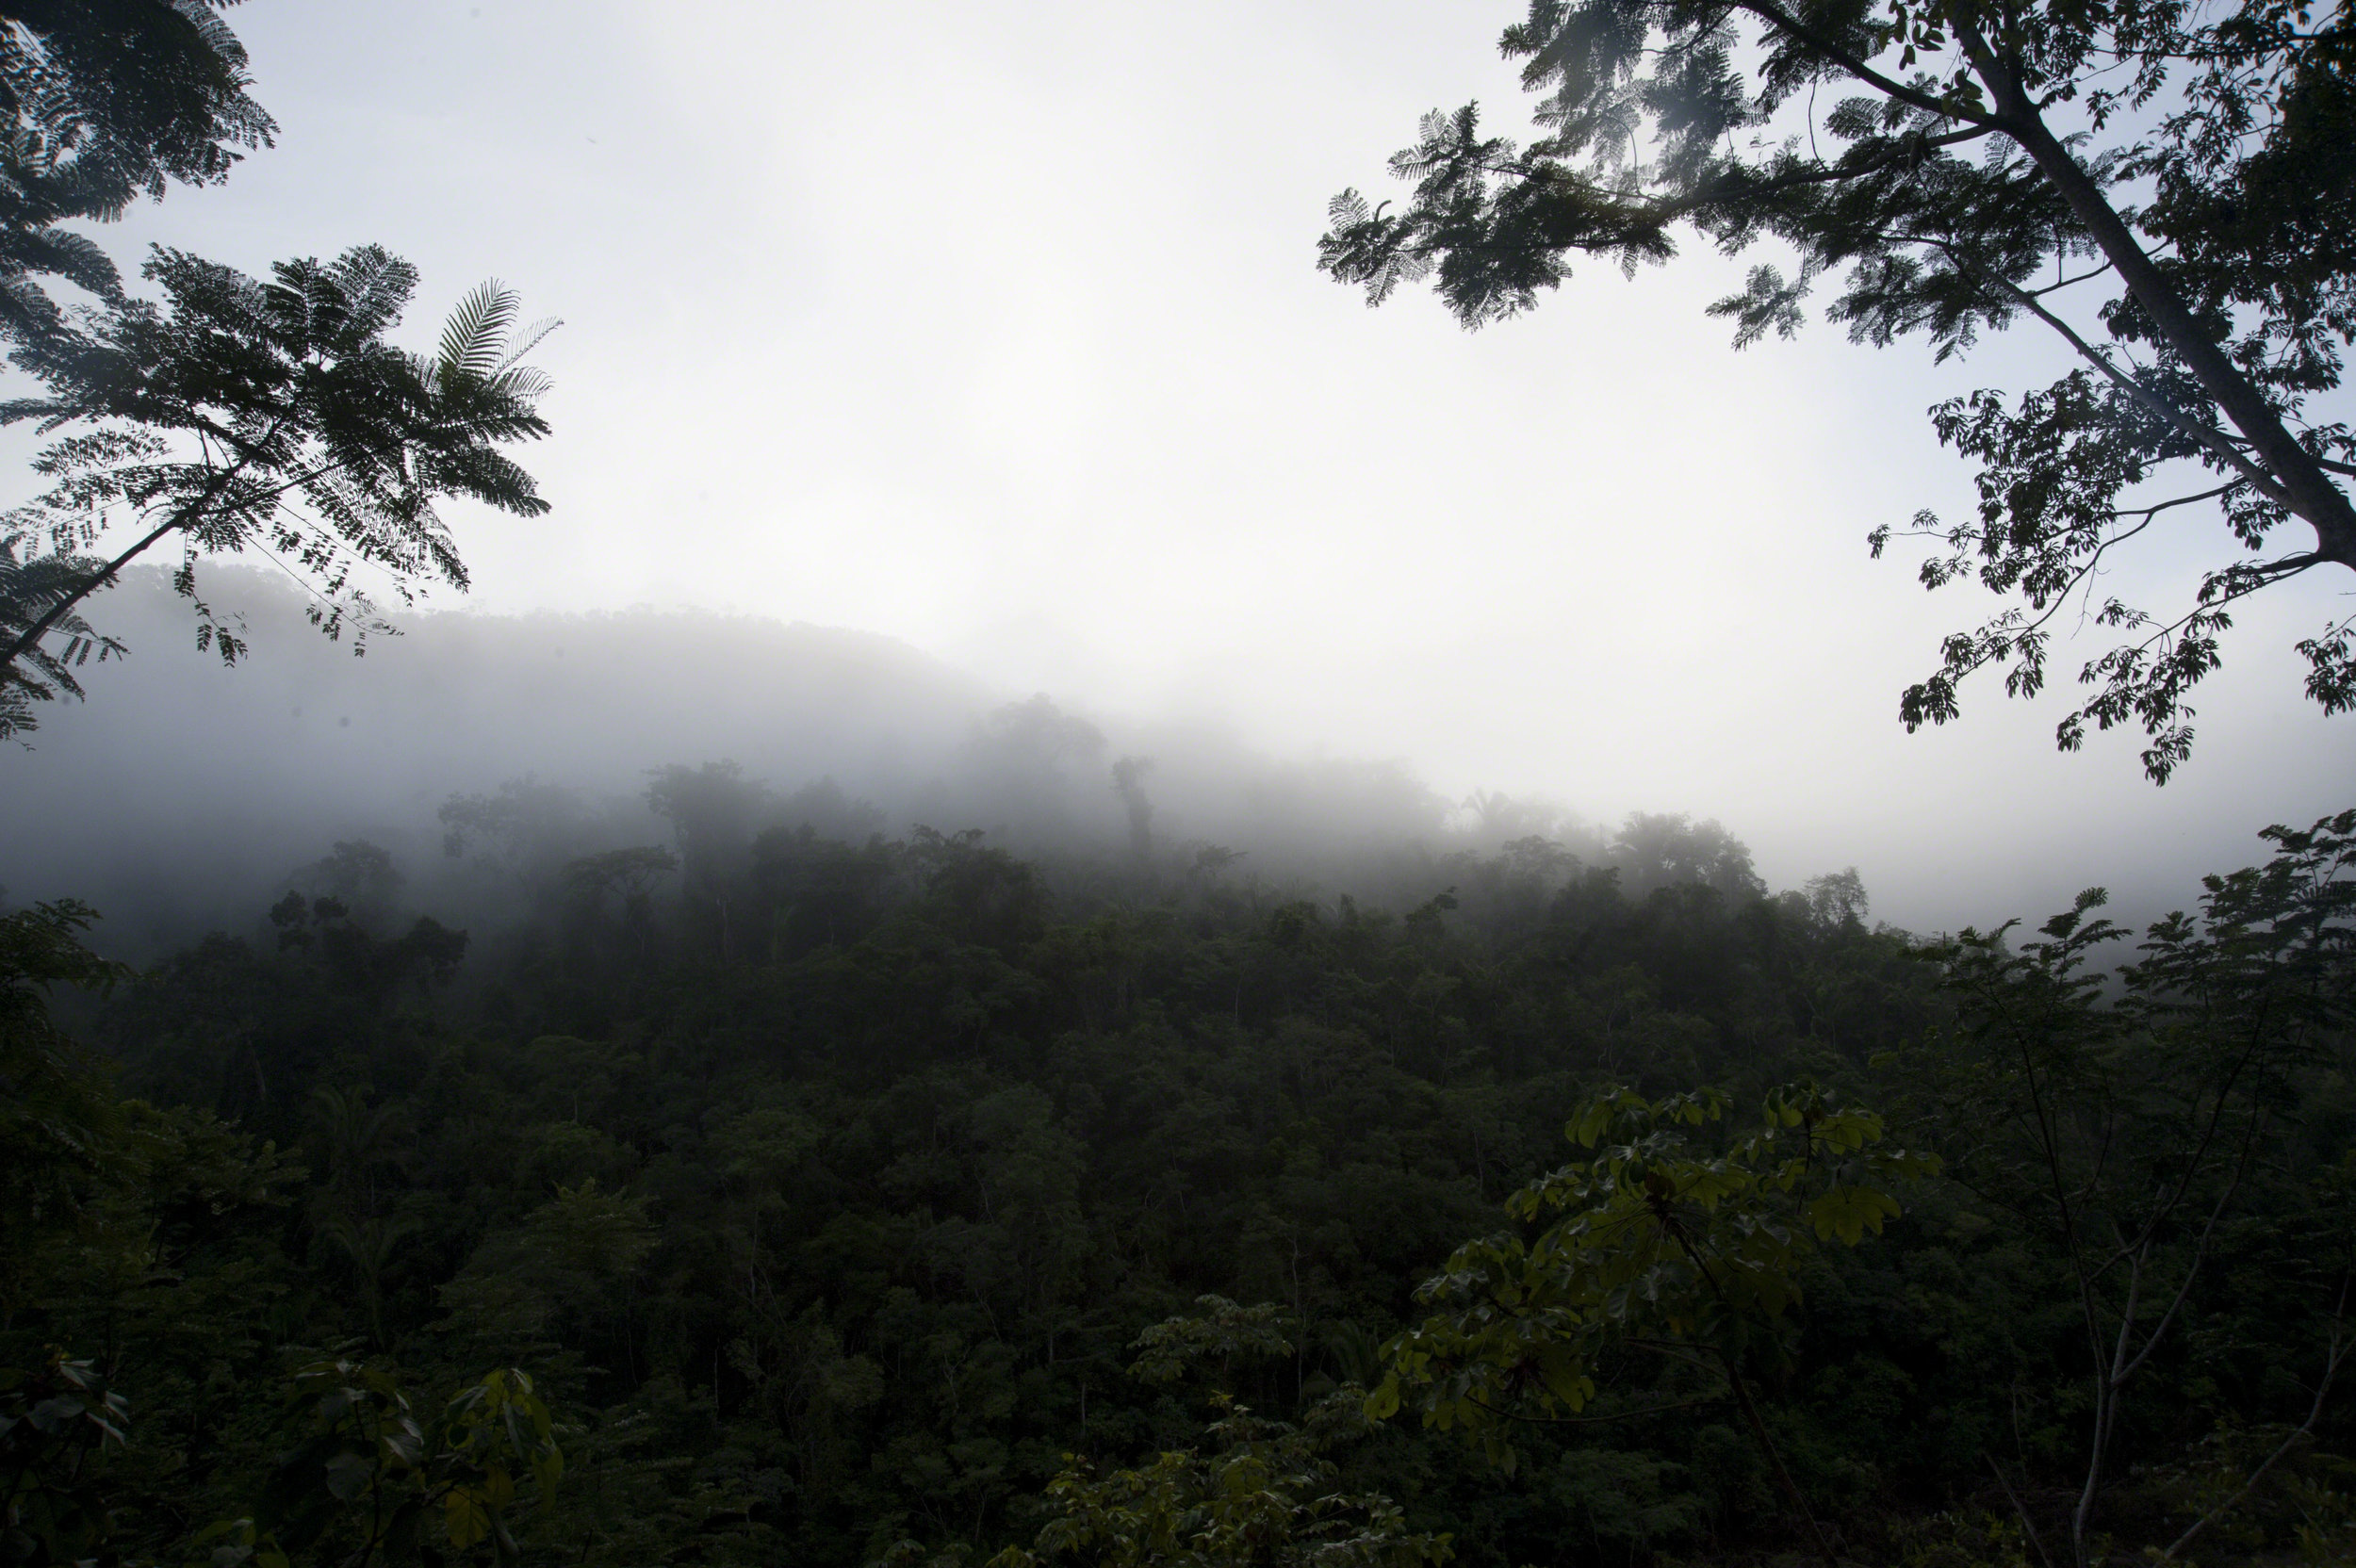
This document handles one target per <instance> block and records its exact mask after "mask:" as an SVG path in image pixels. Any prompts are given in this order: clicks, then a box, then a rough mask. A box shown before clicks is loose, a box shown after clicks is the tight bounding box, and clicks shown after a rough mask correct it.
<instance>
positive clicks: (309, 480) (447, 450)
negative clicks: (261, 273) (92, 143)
mask: <svg viewBox="0 0 2356 1568" xmlns="http://www.w3.org/2000/svg"><path fill="white" fill-rule="evenodd" d="M143 272H144V275H145V276H146V277H147V278H148V279H149V280H150V281H152V282H153V283H155V285H156V286H158V287H159V288H160V289H161V291H162V293H163V296H164V299H163V302H162V304H161V305H158V304H155V303H154V302H148V301H144V300H129V299H125V300H123V301H119V302H114V303H111V304H108V305H107V306H106V307H105V308H104V309H101V310H94V311H90V312H88V313H85V315H84V317H83V319H82V321H81V323H80V325H79V326H78V327H77V328H75V329H73V330H65V329H60V330H59V331H57V332H53V333H48V334H44V335H41V337H40V338H39V339H38V340H36V341H33V342H30V343H27V344H25V345H23V346H21V347H20V348H19V349H18V350H17V351H16V353H15V355H14V358H15V360H16V363H17V364H18V365H19V366H20V367H21V368H24V369H25V370H27V371H29V372H30V373H31V374H33V375H34V376H35V377H36V378H38V379H39V380H40V381H41V383H42V384H43V385H44V386H45V387H46V388H47V391H46V393H45V395H43V396H39V397H32V398H20V399H16V400H12V401H10V402H8V403H6V404H4V405H0V422H15V421H18V420H26V419H29V420H32V421H35V422H36V424H37V426H38V428H39V429H40V431H41V433H44V434H49V433H56V432H58V431H60V430H66V431H70V432H71V433H70V434H67V435H65V436H64V437H62V438H61V439H59V440H57V441H55V442H53V443H52V444H51V445H50V446H49V447H47V448H46V449H43V451H42V453H41V456H40V457H39V458H38V459H37V460H36V461H35V463H34V468H35V470H36V471H37V472H39V473H41V474H42V475H43V476H44V477H46V478H47V479H49V480H50V481H51V482H52V486H51V488H50V490H49V491H48V492H47V493H46V494H45V495H44V496H42V497H41V498H40V499H39V500H38V501H36V502H35V503H34V504H32V505H31V506H29V507H25V508H22V509H20V510H18V511H17V512H15V513H12V514H10V515H9V516H8V519H7V522H6V524H5V528H6V531H7V533H8V538H9V540H10V542H11V544H12V545H13V546H14V547H17V548H18V549H22V550H28V551H29V550H33V549H41V550H43V551H45V552H47V554H48V555H50V556H53V557H65V556H73V557H75V558H76V559H79V557H80V554H81V552H84V551H87V550H89V549H90V548H91V547H93V546H95V545H96V544H97V542H98V541H99V540H100V539H101V538H102V537H105V536H106V535H107V534H108V533H109V531H110V530H112V529H114V528H117V527H120V528H122V529H123V530H125V531H128V532H129V533H131V534H132V535H134V537H133V538H132V539H131V541H130V543H129V544H128V545H127V546H125V547H123V548H121V549H120V550H117V551H115V552H114V553H113V554H112V555H111V556H110V558H108V559H106V561H104V562H103V563H102V564H99V566H98V567H97V569H96V570H94V571H91V572H90V573H88V574H87V575H79V576H76V577H74V578H73V579H72V580H71V581H70V583H66V582H58V583H52V584H50V585H49V591H48V593H47V594H46V604H45V608H44V609H43V612H42V613H41V614H38V615H34V614H31V613H30V610H29V607H28V608H27V609H26V610H25V612H24V613H21V614H19V615H18V616H17V618H18V619H21V620H24V621H25V625H24V626H23V627H22V628H21V629H17V630H16V631H15V632H14V633H13V635H12V636H11V637H10V639H9V642H8V646H7V648H6V651H5V653H0V674H5V678H9V679H13V678H15V677H14V675H13V673H12V672H13V671H14V670H15V669H16V667H17V666H18V664H19V662H21V661H25V660H26V659H27V658H28V656H30V655H32V654H33V653H34V651H35V650H36V649H37V648H39V647H40V646H41V639H42V638H43V637H44V636H47V635H49V634H50V633H51V632H52V631H54V630H55V629H57V626H58V624H59V622H60V620H61V618H62V617H64V616H65V615H67V614H69V613H72V611H73V608H74V605H75V604H76V603H78V602H79V601H80V600H81V599H82V598H84V597H85V596H88V595H89V594H90V593H91V592H93V591H95V590H97V589H98V588H101V587H104V586H105V585H106V583H108V582H109V581H111V580H112V579H113V574H114V573H115V572H116V571H118V570H119V569H120V568H121V567H122V566H123V565H124V564H126V563H128V562H129V561H131V560H132V559H133V558H134V557H136V556H138V555H139V554H140V553H141V552H142V551H144V550H146V549H148V548H150V547H153V546H155V545H157V544H159V543H162V542H163V541H165V540H166V539H172V540H174V541H175V542H176V543H177V544H178V546H179V547H180V551H181V562H180V566H179V570H178V572H177V574H176V576H175V578H174V581H175V584H176V585H177V587H178V589H179V591H180V593H181V594H182V595H183V596H187V597H188V598H189V599H190V600H192V601H193V602H194V604H195V606H196V610H197V613H198V618H199V628H198V639H197V640H198V645H199V646H200V647H204V646H208V645H209V646H214V647H217V648H218V649H219V650H220V652H221V657H222V658H223V659H225V660H232V661H234V660H235V659H236V658H237V655H238V654H239V653H241V652H242V651H243V648H244V644H243V642H242V640H241V639H240V637H239V636H238V635H237V631H236V629H235V628H234V626H233V625H230V624H225V623H224V621H223V619H222V618H221V617H220V616H217V615H215V614H214V613H213V612H212V610H211V609H210V608H209V607H208V606H207V605H206V603H205V600H204V599H203V598H202V597H201V596H199V594H198V590H197V579H196V563H197V560H198V559H199V558H200V557H201V556H204V555H209V554H215V553H219V552H221V551H243V550H246V549H254V550H259V551H262V552H264V553H265V554H269V555H271V556H272V557H273V558H275V559H278V560H279V561H280V562H281V563H282V564H285V565H286V566H287V567H288V568H289V569H290V570H298V571H300V572H302V573H305V574H308V576H309V577H310V579H311V580H312V585H313V588H314V594H315V597H316V600H317V602H316V603H315V604H314V605H313V607H312V611H311V618H312V620H313V622H314V624H316V625H318V626H319V628H320V629H322V630H324V631H326V632H327V633H328V634H329V635H330V636H338V635H340V634H341V633H342V632H343V631H344V630H345V629H352V630H353V631H354V632H355V634H356V635H358V636H359V637H361V638H365V636H366V634H367V632H368V630H369V629H374V628H376V627H378V626H380V625H381V622H380V621H379V620H378V618H377V617H376V614H375V612H374V611H373V609H372V608H371V607H370V603H369V601H368V596H366V594H364V593H362V592H360V591H359V590H357V589H355V588H353V587H352V576H353V573H354V572H355V571H358V570H361V569H364V568H365V569H368V570H373V571H376V572H380V573H382V574H383V575H384V576H385V577H386V578H387V579H388V580H390V581H391V582H392V584H393V586H394V588H395V590H396V591H397V592H398V593H400V594H401V596H402V597H403V598H404V599H407V598H410V597H413V596H414V590H413V588H412V587H411V584H412V583H413V582H416V581H417V580H421V579H427V578H439V579H441V580H444V581H447V582H449V583H450V584H452V585H454V586H457V587H460V588H464V587H465V586H466V568H465V566H464V565H463V564H461V563H460V561H459V558H458V552H457V549H456V547H455V546H454V545H453V544H452V542H451V541H450V535H449V532H448V531H447V530H446V529H445V528H444V527H443V526H442V523H441V520H440V518H439V517H438V516H436V515H435V514H434V501H435V500H436V499H437V498H440V497H444V496H462V497H466V498H472V499H475V500H480V501H483V502H484V503H485V504H488V505H491V506H496V507H499V508H501V509H502V510H505V511H508V512H513V513H515V514H517V515H524V516H532V515H538V514H540V513H543V512H545V511H547V510H548V503H547V502H545V501H543V500H542V499H541V498H540V497H539V494H538V492H537V490H536V489H535V487H534V486H533V484H532V478H531V476H530V475H528V474H526V473H525V472H524V471H523V470H522V469H521V468H519V467H517V466H515V463H514V462H513V461H512V460H511V459H510V458H508V457H507V456H506V455H505V454H504V453H503V452H502V451H500V450H499V448H500V446H501V445H502V444H503V443H507V442H511V441H517V440H528V439H532V438H534V437H537V436H539V435H543V434H545V433H547V431H548V425H547V422H546V421H545V420H544V419H542V418H541V417H540V415H539V413H538V412H537V403H538V400H539V398H540V396H541V394H542V393H543V392H545V391H546V390H547V385H548V383H547V380H546V378H545V377H544V376H542V375H541V373H540V372H539V371H537V370H534V369H532V368H531V367H529V366H527V365H524V364H523V363H522V362H521V361H522V355H523V354H524V353H525V352H527V351H529V350H530V349H531V347H532V345H533V344H534V343H536V342H537V341H538V340H539V338H540V337H541V336H542V335H545V333H546V332H547V331H548V330H549V325H550V324H548V323H544V324H543V325H541V326H539V327H535V328H532V329H530V330H528V331H526V332H524V333H523V334H522V335H520V337H517V336H516V335H515V333H514V331H513V329H514V327H515V312H516V301H515V295H514V294H513V293H512V292H511V291H509V290H506V289H503V288H500V287H499V286H497V285H495V284H486V285H484V286H482V287H481V288H478V289H477V290H475V291H474V293H472V294H471V295H469V296H468V297H467V298H466V300H465V301H464V302H462V303H461V304H460V305H459V307H458V310H457V311H456V313H455V314H453V315H452V316H451V318H450V323H449V325H448V326H447V327H446V328H445V329H444V331H443V335H442V342H441V346H440V349H439V351H438V352H437V353H435V354H434V355H432V356H427V355H420V354H416V353H412V352H410V351H406V350H402V349H400V348H397V347H395V346H393V345H392V344H390V343H388V342H387V341H386V340H385V336H384V335H385V334H386V333H387V332H388V331H390V330H391V329H392V328H393V327H394V326H396V325H397V324H398V323H399V321H400V319H401V310H402V308H403V307H404V306H405V305H406V304H407V303H408V302H409V297H410V295H411V294H412V293H413V292H414V291H415V290H416V287H417V272H416V270H415V269H413V268H411V267H410V266H409V264H408V263H406V262H404V261H401V260H400V259H399V258H397V257H395V256H393V255H391V254H390V253H387V252H385V251H384V250H381V249H379V248H377V247H374V246H362V247H358V248H355V249H353V250H351V251H348V252H346V253H344V254H343V255H342V256H340V257H338V258H337V259H336V260H335V261H334V262H331V263H326V264H321V263H319V262H318V261H316V260H302V261H292V262H281V263H279V264H278V266H277V267H276V268H275V269H274V270H273V276H272V278H271V281H270V282H268V283H262V282H257V281H256V280H254V279H253V278H249V277H247V276H245V275H244V274H243V273H240V272H237V271H236V270H232V269H230V268H227V267H223V266H221V265H219V264H218V263H214V262H208V261H205V260H202V259H201V258H199V257H196V256H192V255H189V254H188V253H184V252H180V251H172V250H167V249H164V248H162V247H157V248H156V249H155V252H154V253H153V254H152V255H151V256H150V258H149V260H148V263H147V265H146V267H145V268H144V269H143ZM297 503H301V505H300V506H298V504H297ZM306 508H307V511H306V510H304V509H306ZM63 657H64V656H60V658H63Z"/></svg>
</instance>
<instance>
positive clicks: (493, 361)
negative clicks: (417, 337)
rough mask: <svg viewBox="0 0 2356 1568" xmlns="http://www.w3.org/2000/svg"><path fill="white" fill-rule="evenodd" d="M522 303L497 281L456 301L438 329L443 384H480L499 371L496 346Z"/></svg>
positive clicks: (476, 288) (512, 322)
mask: <svg viewBox="0 0 2356 1568" xmlns="http://www.w3.org/2000/svg"><path fill="white" fill-rule="evenodd" d="M522 303H523V302H522V301H521V300H520V299H518V298H517V296H516V294H515V290H514V289H511V288H508V287H506V286H504V285H502V284H501V283H500V282H499V280H498V279H497V278H493V279H492V280H490V281H489V282H488V283H483V284H478V285H477V286H475V287H474V289H473V290H472V292H470V293H468V294H467V296H466V298H465V299H463V300H461V301H459V302H458V308H457V309H456V310H454V311H452V312H451V313H450V324H449V325H448V326H446V327H444V328H443V329H442V353H441V363H440V367H439V368H440V370H441V375H442V380H443V381H444V383H446V384H447V383H449V382H451V381H455V380H458V379H460V378H462V377H463V378H465V379H466V380H470V381H481V380H483V378H484V377H486V376H488V375H490V374H491V373H492V372H493V371H495V370H497V369H498V368H499V364H500V358H501V356H500V353H499V345H500V343H501V342H502V341H504V340H505V338H506V336H507V329H508V328H509V327H512V326H514V325H515V312H516V311H517V310H518V309H519V308H520V307H521V305H522Z"/></svg>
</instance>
